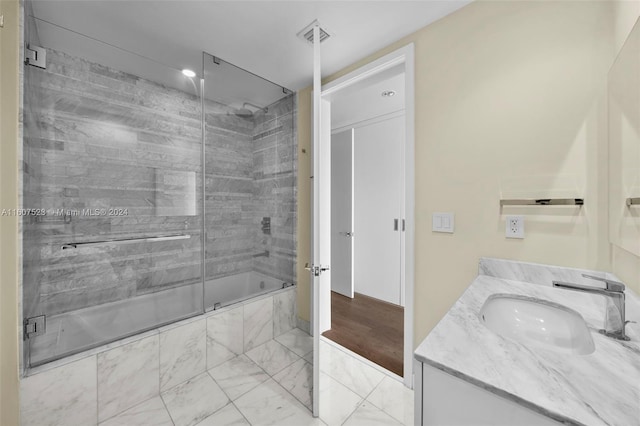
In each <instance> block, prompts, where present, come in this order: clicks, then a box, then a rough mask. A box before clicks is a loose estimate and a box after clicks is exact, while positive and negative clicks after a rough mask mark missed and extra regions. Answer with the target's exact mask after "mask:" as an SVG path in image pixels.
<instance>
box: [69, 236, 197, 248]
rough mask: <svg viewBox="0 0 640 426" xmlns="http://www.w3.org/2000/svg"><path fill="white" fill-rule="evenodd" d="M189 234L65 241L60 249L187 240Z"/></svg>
mask: <svg viewBox="0 0 640 426" xmlns="http://www.w3.org/2000/svg"><path fill="white" fill-rule="evenodd" d="M189 238H191V235H165V236H161V237H143V238H125V239H122V240H104V241H87V242H81V243H67V244H63V245H62V250H67V249H75V248H80V247H91V246H101V245H105V244H114V245H121V244H132V243H145V242H149V243H156V242H160V241H172V240H187V239H189Z"/></svg>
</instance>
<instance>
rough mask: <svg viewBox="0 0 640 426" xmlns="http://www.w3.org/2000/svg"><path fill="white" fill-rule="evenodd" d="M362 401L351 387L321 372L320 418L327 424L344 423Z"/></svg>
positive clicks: (336, 424)
mask: <svg viewBox="0 0 640 426" xmlns="http://www.w3.org/2000/svg"><path fill="white" fill-rule="evenodd" d="M361 402H362V398H361V397H360V396H359V395H358V394H356V393H355V392H353V391H352V390H351V389H349V388H347V387H346V386H344V385H342V384H340V383H338V382H337V381H335V380H334V379H333V378H331V377H329V376H328V375H326V374H324V373H320V418H321V419H322V421H324V422H325V423H326V424H327V425H329V426H334V425H335V426H339V425H342V423H344V422H345V420H347V418H349V416H350V415H351V414H352V413H353V412H354V411H355V410H356V409H357V408H358V405H360V403H361Z"/></svg>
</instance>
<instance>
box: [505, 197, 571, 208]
mask: <svg viewBox="0 0 640 426" xmlns="http://www.w3.org/2000/svg"><path fill="white" fill-rule="evenodd" d="M582 205H584V198H538V199H535V200H534V199H532V200H526V199H525V200H500V206H582Z"/></svg>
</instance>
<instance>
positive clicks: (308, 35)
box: [297, 19, 331, 44]
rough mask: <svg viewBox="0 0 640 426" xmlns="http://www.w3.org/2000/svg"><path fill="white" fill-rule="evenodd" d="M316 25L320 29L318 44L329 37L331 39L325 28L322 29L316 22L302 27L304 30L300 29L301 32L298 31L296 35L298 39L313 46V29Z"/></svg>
mask: <svg viewBox="0 0 640 426" xmlns="http://www.w3.org/2000/svg"><path fill="white" fill-rule="evenodd" d="M316 25H318V26H319V27H320V43H322V42H323V41H325V40H327V39H328V38H329V37H331V34H330V33H329V31H328V30H327V29H326V28H322V26H321V25H320V23H319V22H318V20H317V19H316V20H314V21H313V22H312V23H310V24H309V25H307V26H306V27H304V29H302V31H300V32H299V33H298V34H297V35H298V37H300V38H301V39H302V40H305V41H306V42H308V43H310V44H313V28H314V27H315V26H316Z"/></svg>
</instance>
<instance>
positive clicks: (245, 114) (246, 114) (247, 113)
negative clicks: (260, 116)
mask: <svg viewBox="0 0 640 426" xmlns="http://www.w3.org/2000/svg"><path fill="white" fill-rule="evenodd" d="M247 106H250V107H253V108H256V109H257V110H258V111H262V112H265V113H266V112H267V111H268V110H269V109H268V108H267V107H259V106H258V105H254V104H252V103H250V102H245V103H243V104H242V108H240V109H238V110H236V112H235V114H236V115H237V116H238V117H241V118H251V117H253V115H254V114H255V113H256V112H258V111H255V112H254V111H251V110H250V109H249V108H247Z"/></svg>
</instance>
